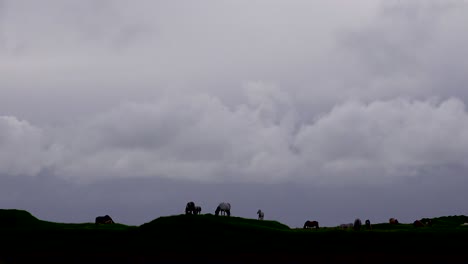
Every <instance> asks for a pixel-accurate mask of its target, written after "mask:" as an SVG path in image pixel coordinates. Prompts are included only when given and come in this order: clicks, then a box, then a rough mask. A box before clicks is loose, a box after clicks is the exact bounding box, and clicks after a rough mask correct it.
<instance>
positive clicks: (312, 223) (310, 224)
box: [304, 221, 319, 229]
mask: <svg viewBox="0 0 468 264" xmlns="http://www.w3.org/2000/svg"><path fill="white" fill-rule="evenodd" d="M313 227H315V229H318V228H319V223H318V222H317V221H306V222H305V223H304V229H307V228H313Z"/></svg>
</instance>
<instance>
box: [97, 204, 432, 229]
mask: <svg viewBox="0 0 468 264" xmlns="http://www.w3.org/2000/svg"><path fill="white" fill-rule="evenodd" d="M201 210H202V208H201V207H200V206H197V205H195V203H194V202H193V201H190V202H188V203H187V205H186V206H185V214H186V215H198V214H200V213H201ZM220 214H221V215H226V216H231V204H230V203H226V202H222V203H220V204H219V205H218V207H216V210H215V215H216V216H218V215H220ZM257 215H258V220H263V218H264V217H265V214H264V213H263V212H262V210H260V209H259V210H258V211H257ZM388 222H389V224H392V225H397V224H399V222H398V219H396V218H390V219H389V220H388ZM96 224H114V221H113V220H112V218H111V217H110V216H109V215H105V216H98V217H96ZM413 226H414V227H425V226H432V221H431V219H429V218H423V219H421V220H416V221H414V222H413ZM364 227H365V228H366V229H367V230H372V225H371V222H370V220H369V219H367V220H366V221H365V225H364ZM303 228H304V229H309V228H315V229H319V222H318V221H309V220H308V221H306V222H305V223H304V227H303ZM339 228H341V229H348V228H352V229H354V230H356V231H359V230H361V228H362V222H361V219H359V218H356V219H355V220H354V223H349V224H341V225H340V226H339Z"/></svg>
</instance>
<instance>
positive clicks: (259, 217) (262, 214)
mask: <svg viewBox="0 0 468 264" xmlns="http://www.w3.org/2000/svg"><path fill="white" fill-rule="evenodd" d="M257 214H258V220H263V217H264V216H265V214H264V213H263V212H262V210H260V209H258V211H257Z"/></svg>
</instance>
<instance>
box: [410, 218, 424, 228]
mask: <svg viewBox="0 0 468 264" xmlns="http://www.w3.org/2000/svg"><path fill="white" fill-rule="evenodd" d="M413 226H414V227H424V226H425V225H424V223H423V222H421V221H419V220H416V221H414V222H413Z"/></svg>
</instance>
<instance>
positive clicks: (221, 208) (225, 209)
mask: <svg viewBox="0 0 468 264" xmlns="http://www.w3.org/2000/svg"><path fill="white" fill-rule="evenodd" d="M219 212H221V215H223V213H224V215H227V216H231V204H230V203H220V204H219V205H218V207H216V211H215V215H219Z"/></svg>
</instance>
